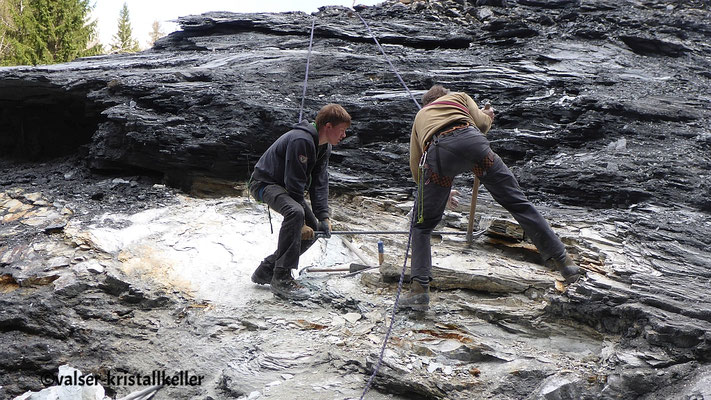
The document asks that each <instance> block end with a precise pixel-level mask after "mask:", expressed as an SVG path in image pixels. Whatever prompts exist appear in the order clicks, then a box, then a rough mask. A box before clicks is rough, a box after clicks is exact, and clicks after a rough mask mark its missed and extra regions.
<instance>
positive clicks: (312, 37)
mask: <svg viewBox="0 0 711 400" xmlns="http://www.w3.org/2000/svg"><path fill="white" fill-rule="evenodd" d="M315 26H316V16H314V19H312V20H311V38H310V39H309V53H308V55H307V56H306V74H304V90H303V91H302V92H301V108H300V109H299V122H301V120H302V119H303V115H304V101H305V100H306V85H307V83H308V82H309V62H310V61H311V47H312V46H313V44H314V27H315Z"/></svg>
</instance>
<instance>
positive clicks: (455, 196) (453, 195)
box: [447, 190, 459, 210]
mask: <svg viewBox="0 0 711 400" xmlns="http://www.w3.org/2000/svg"><path fill="white" fill-rule="evenodd" d="M458 205H459V191H458V190H452V191H451V192H449V199H448V200H447V208H449V209H450V210H454V209H455V208H457V206H458Z"/></svg>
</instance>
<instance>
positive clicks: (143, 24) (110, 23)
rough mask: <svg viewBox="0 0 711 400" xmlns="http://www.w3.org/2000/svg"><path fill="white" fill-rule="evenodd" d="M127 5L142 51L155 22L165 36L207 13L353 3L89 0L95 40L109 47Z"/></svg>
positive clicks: (349, 1)
mask: <svg viewBox="0 0 711 400" xmlns="http://www.w3.org/2000/svg"><path fill="white" fill-rule="evenodd" d="M124 2H125V3H126V5H127V6H128V16H129V20H130V21H131V29H132V30H133V38H134V39H136V40H138V44H139V45H140V46H141V48H142V49H145V48H147V47H148V39H149V33H150V32H151V30H152V27H153V21H158V22H159V23H160V26H161V31H162V32H163V33H165V34H168V33H170V32H173V31H176V30H179V29H180V27H179V26H178V24H176V23H175V22H172V21H175V20H177V19H178V17H181V16H186V15H192V14H202V13H205V12H208V11H233V12H282V11H304V12H306V13H311V12H314V11H317V10H318V8H319V7H321V6H326V5H340V6H346V7H352V6H353V0H93V3H92V4H94V10H93V11H92V14H91V19H92V20H96V21H97V25H98V29H99V40H100V41H101V43H102V44H103V45H104V47H105V48H109V47H110V44H111V42H112V41H113V36H114V35H115V34H116V31H117V30H118V19H119V13H120V12H121V8H122V7H123V3H124ZM382 2H383V0H356V1H355V4H364V5H375V4H379V3H382Z"/></svg>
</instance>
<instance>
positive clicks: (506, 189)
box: [411, 127, 565, 282]
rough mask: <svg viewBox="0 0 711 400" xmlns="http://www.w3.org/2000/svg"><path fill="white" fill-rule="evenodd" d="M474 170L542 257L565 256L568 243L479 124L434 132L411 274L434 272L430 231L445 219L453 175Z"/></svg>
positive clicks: (425, 276)
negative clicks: (444, 132) (437, 134)
mask: <svg viewBox="0 0 711 400" xmlns="http://www.w3.org/2000/svg"><path fill="white" fill-rule="evenodd" d="M472 170H473V171H474V173H475V174H476V175H477V176H478V177H479V179H480V180H481V183H482V184H483V185H484V187H485V188H486V190H488V191H489V193H491V196H492V197H493V198H494V200H496V202H497V203H499V204H501V206H503V207H504V208H505V209H506V210H507V211H508V212H509V213H511V215H512V216H513V217H514V219H515V220H516V221H517V222H518V223H519V225H521V227H522V228H523V230H524V232H525V233H526V235H527V236H528V237H529V238H530V239H531V241H532V242H533V244H534V245H536V248H538V251H539V252H540V253H541V256H542V257H543V260H547V259H549V258H551V257H552V258H556V259H560V258H562V257H564V256H565V246H564V245H563V243H562V242H561V241H560V238H558V236H556V234H555V233H554V232H553V230H552V229H551V227H550V225H548V222H546V220H545V219H544V218H543V216H542V215H541V214H540V213H539V212H538V210H536V208H535V207H534V206H533V204H531V202H530V201H528V199H527V198H526V195H524V194H523V192H522V191H521V188H520V187H519V185H518V182H517V181H516V178H515V177H514V176H513V174H512V173H511V170H509V168H508V167H507V166H506V164H504V162H503V161H502V160H501V158H500V157H499V156H498V155H497V154H496V153H494V152H492V151H491V148H490V147H489V141H488V140H487V139H486V137H485V136H484V135H482V134H481V132H479V131H478V130H476V129H475V128H472V127H469V128H465V129H458V130H456V131H454V132H451V133H449V134H447V135H444V136H441V137H439V138H435V139H434V140H433V141H432V144H431V145H430V146H429V148H428V150H427V158H426V160H425V165H424V173H423V177H424V178H423V179H424V187H423V190H422V200H423V201H422V210H421V212H422V214H423V217H424V219H423V221H422V222H419V223H418V222H417V218H418V216H419V215H420V214H419V213H420V211H419V210H418V205H419V204H420V199H419V198H418V197H419V193H418V194H417V195H416V196H415V206H414V210H413V211H414V213H415V215H414V218H415V224H414V227H413V232H412V264H411V265H412V276H413V277H418V278H420V279H418V280H421V281H423V282H427V281H428V280H429V279H430V278H431V269H432V253H431V246H430V235H431V233H432V231H433V230H434V228H435V227H436V226H437V224H438V223H439V222H440V220H441V219H442V214H443V213H444V209H445V207H446V205H447V200H448V198H449V192H450V190H451V185H452V179H454V177H455V176H457V175H458V174H460V173H462V172H465V171H472Z"/></svg>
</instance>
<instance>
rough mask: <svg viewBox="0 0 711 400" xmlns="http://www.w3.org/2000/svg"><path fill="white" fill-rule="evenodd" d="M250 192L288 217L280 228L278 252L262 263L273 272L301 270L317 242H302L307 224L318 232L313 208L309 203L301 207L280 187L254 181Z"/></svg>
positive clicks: (285, 217)
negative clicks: (304, 257)
mask: <svg viewBox="0 0 711 400" xmlns="http://www.w3.org/2000/svg"><path fill="white" fill-rule="evenodd" d="M250 192H251V193H252V196H254V198H255V199H257V200H259V201H262V202H264V203H267V205H269V207H270V208H272V209H273V210H275V211H276V212H278V213H279V214H281V215H282V216H283V217H284V221H283V222H282V223H281V229H279V240H278V242H277V249H276V251H275V252H274V253H273V254H271V255H269V256H267V257H266V258H265V259H264V261H263V262H262V264H264V263H266V264H267V265H269V266H270V267H271V269H272V270H273V269H274V268H282V269H284V270H291V269H296V268H298V267H299V257H300V256H301V255H302V254H304V252H305V251H306V250H308V249H309V247H311V245H313V244H314V243H315V242H316V240H315V239H314V240H301V227H303V226H304V224H306V225H308V226H310V227H311V228H312V229H313V230H316V226H317V225H318V220H317V219H316V216H315V215H314V213H313V211H311V208H310V207H309V206H307V205H306V204H299V203H298V202H297V201H296V200H294V199H293V198H292V197H291V196H289V193H288V192H287V191H286V189H285V188H283V187H281V186H279V185H266V186H265V185H264V184H262V183H261V182H258V181H252V182H251V184H250Z"/></svg>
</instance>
